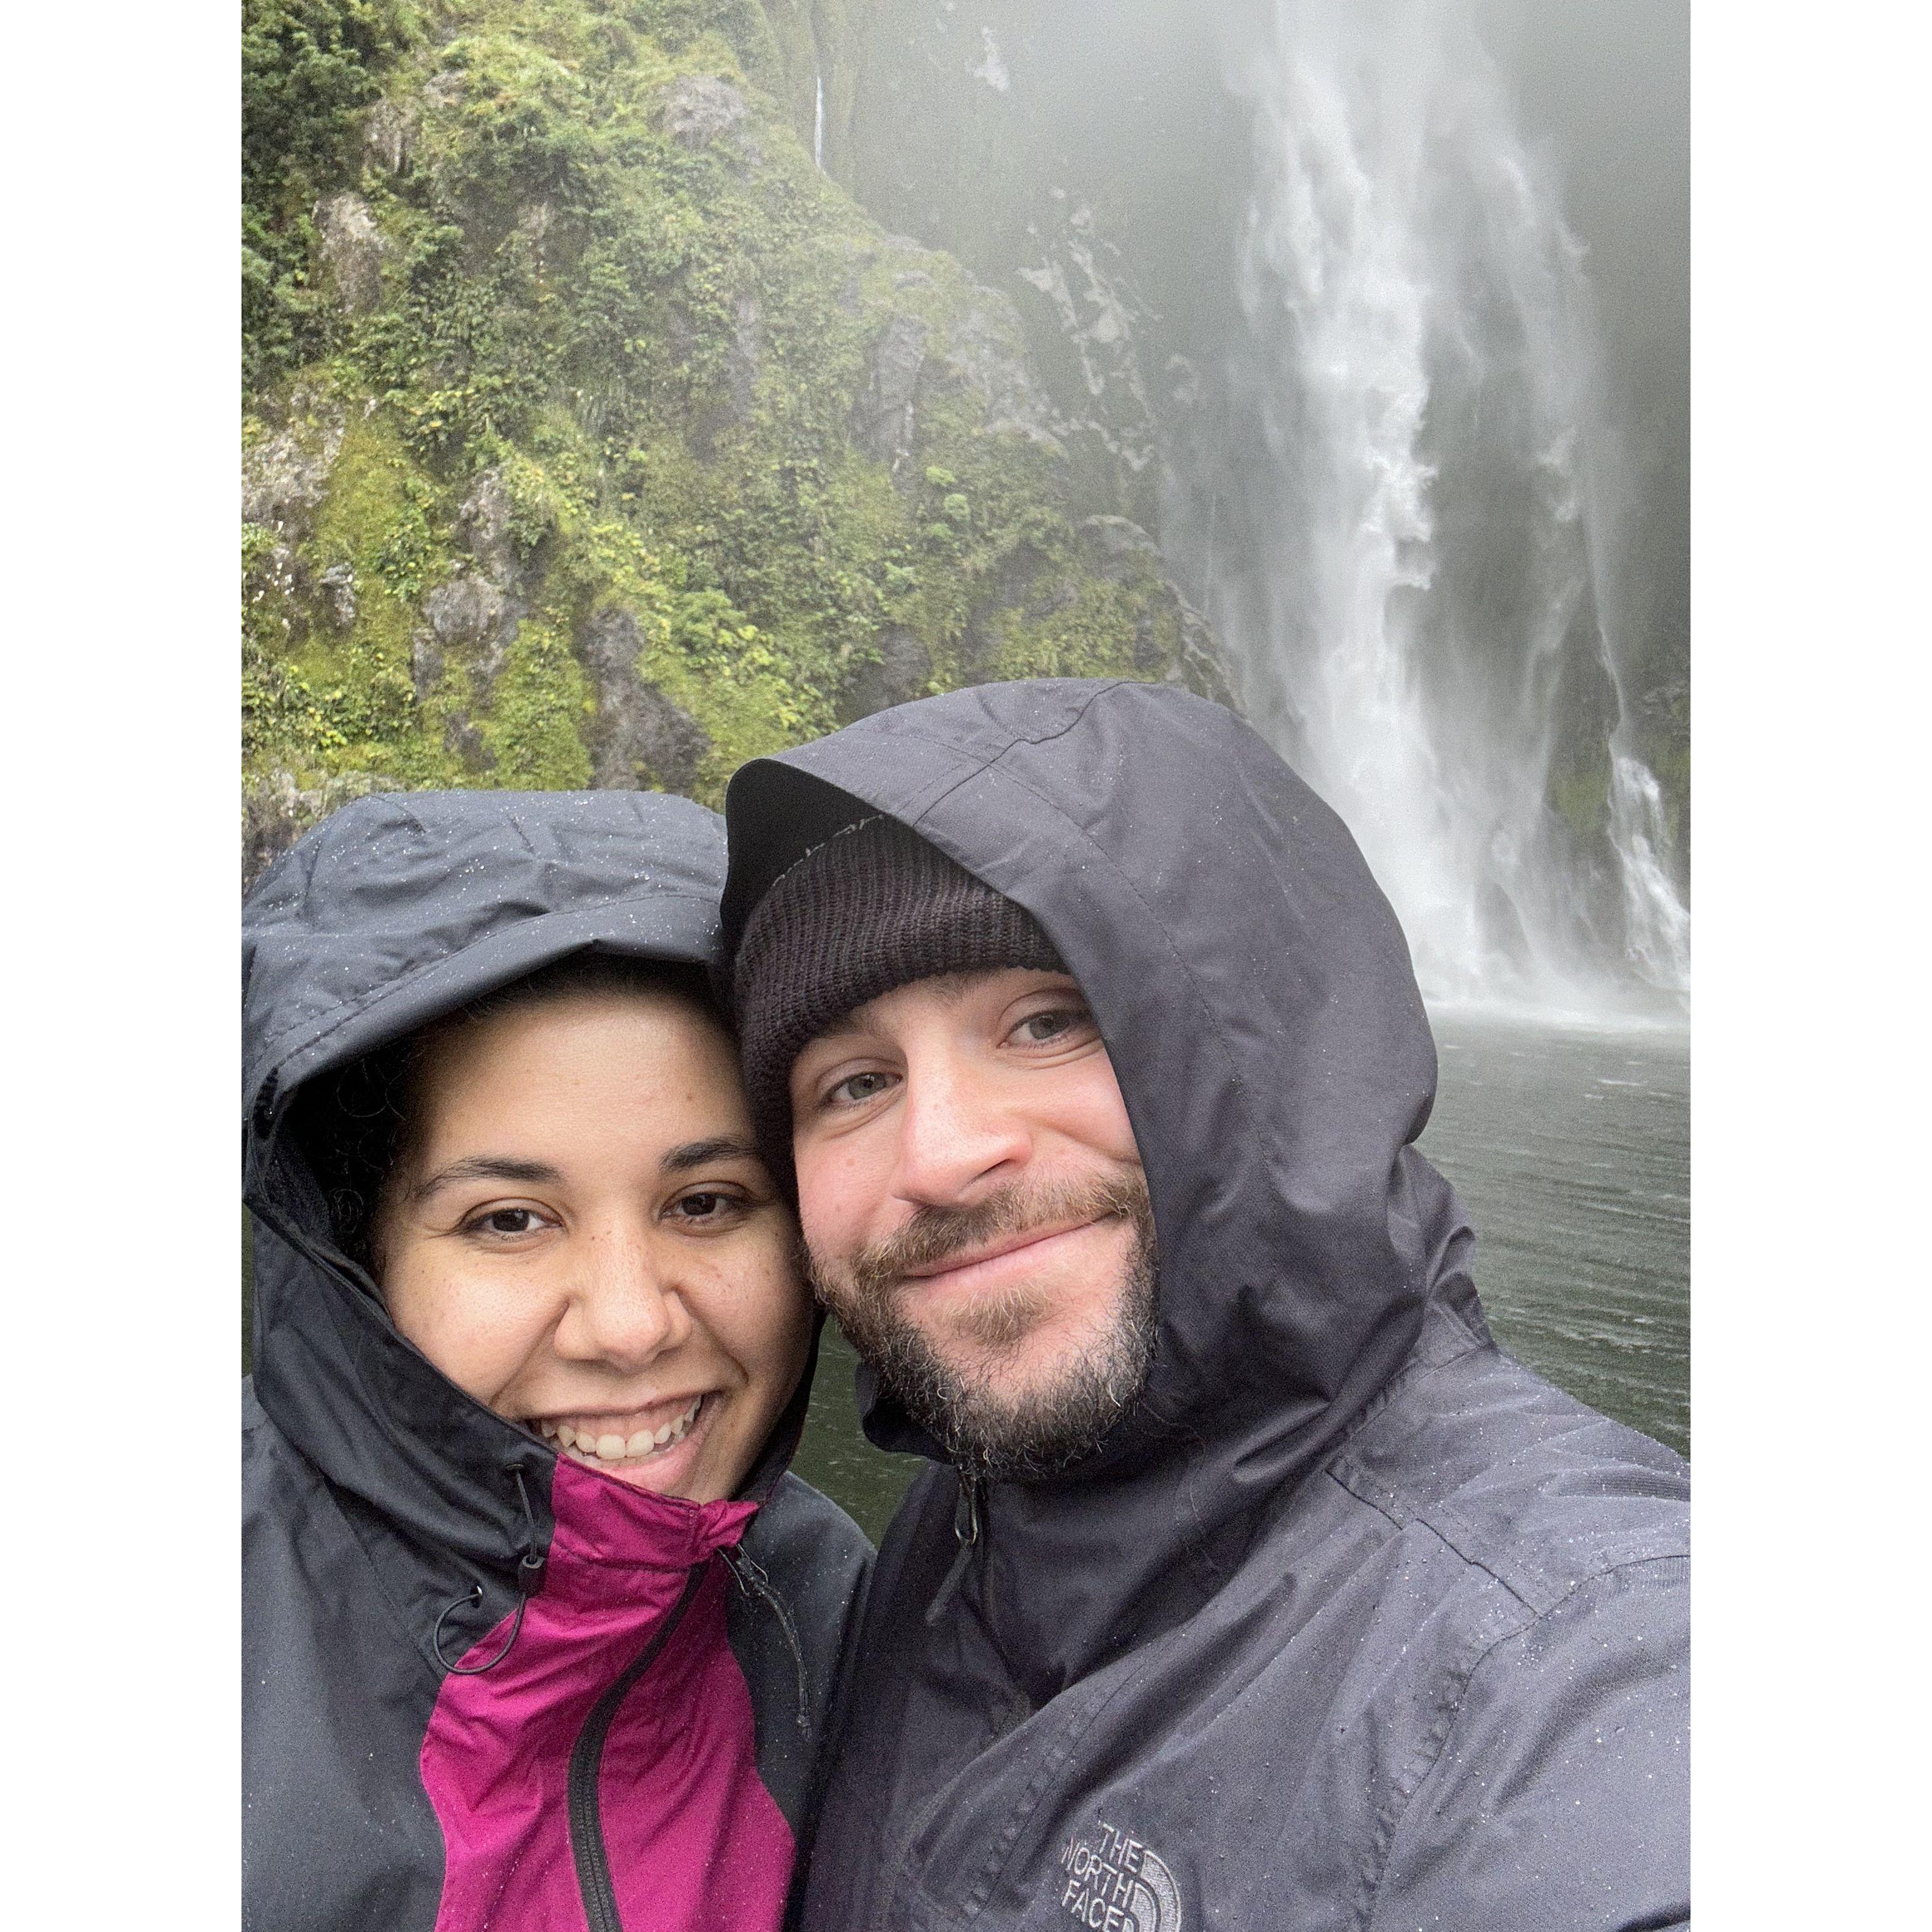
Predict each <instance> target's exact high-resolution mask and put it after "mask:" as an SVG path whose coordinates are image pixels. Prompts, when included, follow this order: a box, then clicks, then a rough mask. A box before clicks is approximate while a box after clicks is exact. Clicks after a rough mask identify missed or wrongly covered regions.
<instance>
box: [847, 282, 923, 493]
mask: <svg viewBox="0 0 1932 1932" xmlns="http://www.w3.org/2000/svg"><path fill="white" fill-rule="evenodd" d="M926 333H927V332H926V324H925V323H922V322H921V321H920V320H919V318H918V317H916V316H910V315H895V316H894V317H892V319H891V320H889V322H887V323H886V326H885V327H884V329H883V330H881V331H880V335H879V339H878V341H877V344H875V345H874V347H873V350H872V356H871V362H870V364H869V365H868V367H867V368H866V371H865V386H864V387H863V388H862V389H860V391H859V396H858V400H857V401H856V402H855V403H854V404H853V405H852V440H853V443H855V444H856V446H858V448H859V449H862V450H863V451H864V452H865V454H866V455H868V456H869V457H871V458H873V459H874V460H875V461H877V462H880V463H883V464H885V466H886V468H887V469H889V470H890V471H891V472H892V481H894V482H895V483H897V482H899V481H901V479H902V478H904V477H906V476H907V475H909V473H910V463H911V461H912V450H913V440H914V437H916V434H917V430H918V422H917V417H916V411H915V409H914V402H915V399H916V397H917V395H918V393H919V371H921V370H922V368H925V366H926Z"/></svg>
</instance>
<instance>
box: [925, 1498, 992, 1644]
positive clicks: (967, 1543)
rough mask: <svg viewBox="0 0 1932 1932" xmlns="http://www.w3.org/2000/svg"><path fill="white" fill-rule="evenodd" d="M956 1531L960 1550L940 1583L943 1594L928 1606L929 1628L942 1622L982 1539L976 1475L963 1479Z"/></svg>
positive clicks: (955, 1509)
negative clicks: (944, 1578)
mask: <svg viewBox="0 0 1932 1932" xmlns="http://www.w3.org/2000/svg"><path fill="white" fill-rule="evenodd" d="M953 1536H954V1538H955V1539H956V1541H958V1543H959V1555H958V1556H956V1557H954V1558H953V1568H951V1569H950V1570H949V1571H947V1573H946V1580H945V1581H944V1583H941V1585H940V1586H939V1594H938V1595H937V1596H935V1598H933V1600H932V1602H931V1603H930V1604H929V1605H927V1607H926V1628H927V1629H928V1630H930V1629H932V1627H933V1625H935V1624H936V1623H938V1621H939V1619H940V1617H941V1614H942V1613H944V1610H945V1608H946V1607H947V1604H950V1602H952V1601H953V1592H954V1591H956V1590H957V1589H959V1583H960V1579H961V1578H962V1577H964V1576H965V1574H966V1565H967V1564H968V1562H971V1559H972V1556H973V1552H974V1550H975V1549H976V1548H977V1547H978V1545H979V1541H980V1484H979V1479H978V1478H977V1477H974V1476H966V1475H962V1477H961V1478H959V1500H958V1501H957V1502H955V1503H954V1505H953Z"/></svg>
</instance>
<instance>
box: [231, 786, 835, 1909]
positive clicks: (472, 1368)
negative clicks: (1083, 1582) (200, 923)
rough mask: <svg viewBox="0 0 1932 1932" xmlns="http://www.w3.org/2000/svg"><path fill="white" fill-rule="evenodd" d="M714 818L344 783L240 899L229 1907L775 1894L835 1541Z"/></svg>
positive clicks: (621, 799) (683, 808)
mask: <svg viewBox="0 0 1932 1932" xmlns="http://www.w3.org/2000/svg"><path fill="white" fill-rule="evenodd" d="M723 876H724V838H723V832H722V827H721V824H720V823H719V821H718V819H717V818H716V817H715V814H712V813H710V812H709V811H706V810H704V809H703V807H701V806H700V805H694V804H693V803H691V802H690V801H688V799H680V798H675V797H668V796H660V795H657V794H652V793H641V794H640V793H616V792H610V793H587V794H586V793H574V794H573V793H523V794H517V793H486V792H478V793H416V794H411V795H407V796H377V797H371V798H368V799H362V800H360V801H359V802H357V803H356V804H353V805H350V806H348V807H347V808H344V810H342V811H339V812H338V813H337V814H335V816H334V817H332V818H331V819H330V820H328V821H327V822H326V823H324V824H323V825H322V826H319V827H317V829H315V830H314V832H311V833H310V834H309V835H308V836H307V837H306V838H304V839H303V840H302V841H301V843H300V844H298V845H297V846H296V847H295V849H294V850H293V851H291V852H290V853H288V854H287V856H285V857H284V858H283V859H281V860H280V861H279V862H278V863H277V864H276V865H275V866H274V867H273V868H272V869H271V870H270V871H269V873H268V874H266V877H264V878H263V880H262V881H261V882H260V884H259V885H258V886H257V888H256V889H255V890H254V892H253V893H252V894H251V896H250V898H249V900H248V903H247V904H246V906H245V909H244V919H243V932H244V942H245V950H244V986H245V992H244V1020H245V1039H246V1046H245V1066H244V1095H245V1143H244V1145H245V1190H246V1198H247V1199H248V1205H249V1206H250V1208H251V1210H252V1211H253V1212H254V1225H255V1228H256V1243H255V1276H254V1280H255V1327H254V1388H253V1391H252V1394H251V1395H250V1396H249V1397H248V1400H247V1402H246V1415H245V1437H244V1442H245V1448H244V1480H245V1524H246V1529H245V1570H244V1587H245V1606H244V1652H245V1730H244V1760H245V1762H244V1788H245V1799H246V1806H247V1811H246V1823H245V1834H244V1841H245V1842H244V1852H245V1880H244V1890H245V1922H246V1923H247V1924H248V1925H249V1926H251V1927H257V1928H260V1932H303V1928H310V1927H315V1928H320V1927H332V1928H333V1927H340V1928H347V1927H356V1928H358V1932H369V1929H370V1928H378V1927H381V1928H386V1927H422V1928H423V1932H431V1928H435V1932H472V1928H481V1927H489V1926H496V1927H505V1928H514V1932H526V1928H547V1927H570V1928H572V1932H582V1928H583V1927H584V1926H585V1925H586V1924H588V1925H589V1927H591V1928H592V1932H610V1928H615V1927H619V1926H621V1927H625V1928H627V1932H641V1928H646V1927H649V1928H653V1932H655V1928H685V1927H700V1926H701V1927H721V1928H722V1927H730V1928H733V1932H738V1928H744V1932H756V1929H757V1928H760V1927H775V1926H776V1925H777V1924H778V1922H779V1921H780V1919H781V1916H782V1915H783V1912H784V1905H785V1901H786V1897H787V1888H788V1885H789V1883H790V1876H791V1872H792V1867H793V1861H794V1856H795V1853H796V1849H797V1848H798V1847H799V1846H800V1845H801V1844H802V1843H804V1842H805V1839H806V1838H807V1835H808V1825H809V1819H810V1812H811V1799H812V1796H813V1791H814V1768H815V1760H816V1757H817V1749H818V1744H819V1739H820V1735H821V1733H822V1732H823V1727H824V1725H825V1723H826V1717H827V1714H828V1712H829V1707H830V1704H831V1701H832V1691H833V1688H834V1683H833V1680H834V1677H835V1666H836V1661H837V1658H838V1653H839V1648H840V1645H841V1640H842V1638H843V1635H844V1631H845V1628H846V1626H847V1623H848V1622H849V1621H850V1619H851V1617H852V1615H853V1610H854V1607H855V1604H856V1598H857V1596H858V1594H859V1590H860V1589H861V1586H862V1583H863V1580H864V1577H865V1570H866V1566H867V1564H868V1561H869V1551H868V1547H867V1545H866V1544H865V1541H864V1539H863V1538H862V1536H861V1535H859V1532H858V1531H857V1529H856V1528H855V1527H854V1526H853V1524H852V1523H850V1520H848V1519H847V1517H845V1516H844V1514H843V1513H842V1512H841V1511H839V1510H838V1509H837V1508H835V1507H834V1506H833V1505H832V1504H830V1503H829V1502H826V1500H825V1499H823V1497H821V1496H818V1495H817V1494H816V1493H815V1492H814V1491H812V1490H809V1489H808V1488H807V1487H805V1485H804V1484H802V1483H800V1482H799V1481H797V1479H796V1478H794V1477H792V1476H790V1475H787V1474H786V1472H785V1465H786V1463H787V1460H789V1458H790V1454H791V1452H792V1451H793V1448H794V1447H795V1446H796V1442H797V1440H798V1437H799V1430H800V1429H801V1427H802V1423H803V1420H804V1414H805V1400H806V1395H807V1392H808V1388H809V1384H810V1371H811V1358H812V1355H813V1354H814V1349H815V1338H816V1332H817V1331H816V1326H815V1324H814V1321H813V1319H812V1317H811V1313H810V1311H809V1307H808V1302H807V1300H806V1298H805V1294H804V1291H803V1289H802V1287H801V1286H800V1285H799V1281H798V1279H797V1277H796V1271H795V1268H794V1265H793V1254H794V1252H795V1243H796V1235H795V1232H794V1229H793V1225H792V1223H791V1221H790V1217H789V1215H788V1214H787V1211H786V1210H785V1208H784V1206H783V1205H781V1203H780V1202H779V1201H778V1199H777V1197H776V1196H775V1192H774V1190H773V1189H772V1185H771V1183H770V1181H769V1178H768V1177H767V1176H766V1174H765V1172H764V1171H763V1168H762V1167H761V1166H760V1164H759V1162H758V1160H757V1155H756V1154H755V1152H754V1150H753V1148H752V1144H751V1128H750V1121H749V1118H748V1114H747V1112H746V1109H745V1100H744V1097H743V1094H742V1091H741V1090H740V1088H739V1081H738V1075H737V1070H736V1058H735V1055H734V1053H733V1049H732V1046H731V1043H730V1040H729V1038H728V1037H727V1035H726V1034H725V1033H724V1031H723V1029H722V1028H721V1026H720V1025H719V1024H718V1021H717V1019H715V1016H714V1015H713V1013H712V1010H711V1008H710V1007H709V1004H708V1001H707V998H706V992H705V986H706V980H705V969H706V965H707V963H708V962H709V956H710V952H711V948H712V943H713V941H714V938H715V933H716V929H717V903H718V890H719V886H720V884H721V880H722V878H723Z"/></svg>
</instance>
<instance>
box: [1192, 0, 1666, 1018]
mask: <svg viewBox="0 0 1932 1932" xmlns="http://www.w3.org/2000/svg"><path fill="white" fill-rule="evenodd" d="M1232 83H1233V85H1234V87H1235V91H1236V92H1237V93H1238V95H1240V96H1241V97H1242V98H1244V99H1245V100H1246V101H1247V102H1248V103H1249V104H1250V107H1251V108H1252V110H1253V125H1254V130H1255V133H1254V139H1255V166H1256V172H1255V178H1254V186H1253V199H1252V202H1251V205H1250V211H1249V217H1248V221H1247V232H1246V234H1245V236H1244V241H1243V245H1242V260H1241V299H1242V305H1243V310H1244V317H1245V320H1246V323H1247V338H1246V341H1245V343H1244V345H1243V346H1242V347H1241V350H1240V351H1239V352H1238V354H1237V356H1235V359H1234V366H1233V367H1232V370H1231V371H1230V372H1229V376H1228V379H1227V382H1226V388H1225V390H1224V392H1223V396H1224V402H1225V406H1226V423H1227V431H1226V434H1224V435H1223V436H1221V437H1219V438H1217V439H1214V440H1212V447H1211V450H1210V452H1209V453H1208V455H1207V456H1206V457H1205V459H1202V460H1197V464H1196V475H1194V477H1193V493H1194V495H1195V496H1196V499H1197V504H1198V502H1199V501H1200V500H1203V499H1205V503H1206V505H1207V508H1206V511H1205V517H1202V516H1201V515H1200V514H1198V511H1197V514H1196V519H1195V522H1196V528H1197V529H1199V528H1200V527H1202V526H1203V525H1204V524H1205V527H1206V529H1207V530H1208V537H1207V542H1206V548H1207V550H1208V553H1209V554H1208V561H1207V564H1206V567H1205V572H1203V573H1201V574H1205V576H1206V577H1208V579H1209V580H1208V582H1207V583H1206V588H1205V594H1206V595H1207V596H1208V598H1209V600H1210V603H1211V611H1210V614H1211V616H1213V617H1214V619H1215V621H1216V622H1217V626H1218V628H1220V631H1221V634H1222V635H1223V637H1224V638H1225V639H1226V641H1227V643H1228V644H1229V648H1230V650H1231V652H1232V653H1233V655H1234V657H1235V661H1236V666H1237V670H1238V676H1239V677H1240V679H1241V682H1242V685H1243V687H1244V688H1243V690H1242V693H1241V695H1242V697H1243V699H1244V703H1246V704H1247V707H1248V709H1249V711H1250V715H1252V716H1253V717H1254V718H1255V719H1256V721H1257V723H1258V724H1260V725H1261V727H1262V729H1263V730H1266V731H1268V733H1270V734H1271V736H1273V737H1274V739H1275V742H1277V744H1279V745H1280V746H1281V748H1283V751H1285V752H1286V753H1287V754H1289V756H1290V757H1292V758H1293V759H1294V760H1295V761H1296V762H1297V763H1298V764H1299V765H1300V766H1301V768H1302V769H1304V772H1306V774H1307V776H1308V777H1309V778H1310V780H1311V781H1312V782H1313V783H1314V784H1316V786H1317V787H1318V788H1319V790H1322V793H1324V795H1325V796H1326V797H1328V799H1330V801H1331V802H1332V803H1333V804H1334V805H1335V806H1336V807H1337V809H1338V810H1339V811H1341V813H1342V814H1343V817H1345V818H1346V819H1347V820H1348V821H1349V825H1350V826H1351V827H1352V829H1354V831H1355V833H1356V835H1357V837H1358V839H1359V841H1361V844H1362V846H1363V848H1364V851H1365V852H1366V853H1367V856H1368V857H1369V859H1370V863H1371V864H1372V865H1373V866H1374V868H1375V869H1376V874H1377V876H1378V877H1379V879H1380V880H1382V883H1383V885H1384V886H1385V889H1387V890H1388V893H1389V895H1390V897H1391V899H1392V900H1393V901H1394V904H1395V906H1396V907H1397V911H1398V912H1399V913H1400V915H1401V916H1402V919H1403V924H1404V926H1405V929H1406V931H1407V932H1408V933H1409V939H1410V942H1411V944H1412V947H1413V949H1414V950H1415V956H1416V962H1417V967H1418V973H1419V974H1420V976H1421V978H1422V980H1423V983H1424V990H1425V992H1427V993H1429V994H1430V995H1431V997H1432V998H1436V999H1474V1000H1481V1001H1492V1000H1499V1001H1508V1002H1511V1003H1517V1004H1531V1005H1535V1006H1542V1007H1568V1008H1571V1009H1573V1010H1574V1009H1576V1008H1578V1007H1602V1006H1603V1005H1604V1004H1606V1003H1614V1002H1615V1001H1616V999H1617V998H1619V994H1620V991H1622V990H1627V989H1630V988H1631V987H1633V986H1640V987H1642V988H1644V989H1649V992H1651V993H1652V995H1663V996H1664V998H1666V999H1667V1001H1676V1000H1678V999H1680V998H1682V995H1683V994H1684V992H1685V989H1686V988H1687V986H1688V970H1689V938H1688V935H1689V916H1688V913H1687V912H1686V910H1685V907H1684V905H1683V903H1682V900H1681V898H1679V894H1678V892H1677V889H1676V886H1675V885H1674V884H1673V880H1672V876H1671V871H1670V863H1669V859H1670V852H1669V847H1668V844H1667V838H1666V835H1665V830H1666V827H1665V814H1664V810H1663V805H1662V799H1661V793H1660V790H1659V787H1658V783H1657V781H1656V779H1655V777H1654V776H1653V775H1652V773H1651V772H1649V770H1648V769H1646V768H1645V767H1644V766H1643V763H1641V761H1640V760H1639V759H1638V757H1637V754H1636V753H1635V751H1634V749H1633V748H1632V747H1631V743H1630V742H1629V739H1630V735H1631V734H1630V733H1629V731H1628V728H1627V725H1626V721H1625V711H1626V706H1625V703H1624V698H1623V693H1622V688H1621V685H1620V681H1619V667H1618V661H1617V653H1616V640H1615V638H1614V637H1612V636H1610V635H1609V634H1607V633H1608V631H1609V629H1610V617H1611V615H1612V612H1611V610H1610V606H1611V605H1612V604H1613V601H1614V600H1613V598H1611V597H1610V595H1609V594H1608V592H1607V590H1606V589H1604V587H1603V586H1604V580H1605V577H1606V551H1607V549H1608V548H1609V547H1610V546H1611V545H1612V544H1613V542H1614V538H1615V530H1614V527H1613V504H1612V499H1613V496H1614V494H1615V492H1614V490H1613V488H1612V487H1610V480H1611V479H1609V478H1607V466H1609V465H1610V464H1611V463H1613V461H1614V455H1615V452H1614V449H1613V446H1612V444H1611V443H1610V440H1609V439H1608V438H1607V437H1606V436H1605V435H1604V434H1603V433H1602V432H1603V431H1604V428H1605V427H1606V426H1605V425H1604V423H1603V421H1602V411H1601V402H1600V385H1599V383H1598V378H1597V373H1596V371H1597V366H1598V365H1597V355H1596V350H1595V338H1594V334H1593V329H1592V320H1591V309H1590V305H1589V291H1588V288H1587V285H1586V282H1585V280H1584V276H1583V257H1582V251H1581V249H1580V247H1579V245H1577V242H1576V241H1575V240H1574V238H1573V237H1572V236H1571V234H1570V233H1569V232H1568V229H1566V227H1565V224H1564V223H1563V220H1562V215H1561V213H1560V211H1559V205H1558V201H1557V198H1556V193H1555V192H1554V190H1553V187H1552V185H1551V184H1550V183H1549V182H1547V181H1545V180H1544V178H1542V176H1541V173H1540V172H1539V170H1538V167H1537V166H1535V163H1534V162H1533V161H1532V158H1531V157H1530V156H1529V154H1528V153H1527V152H1526V150H1525V148H1524V146H1523V142H1521V140H1520V139H1519V138H1518V136H1517V134H1516V133H1515V131H1514V128H1513V126H1512V124H1511V112H1510V107H1509V103H1508V98H1507V94H1506V91H1505V88H1504V86H1503V85H1502V82H1501V80H1500V79H1499V76H1498V74H1497V72H1496V68H1495V67H1494V65H1493V63H1492V62H1491V61H1490V58H1489V56H1488V55H1487V53H1486V52H1485V51H1484V48H1483V46H1481V43H1480V41H1479V40H1478V37H1477V35H1476V34H1475V30H1474V28H1473V25H1472V23H1471V21H1470V20H1469V17H1468V15H1467V13H1466V11H1465V10H1463V7H1460V5H1456V4H1454V0H1277V5H1276V6H1275V8H1274V15H1273V19H1272V21H1271V30H1270V31H1269V32H1268V34H1267V36H1266V37H1265V39H1264V40H1262V41H1260V42H1259V43H1258V44H1257V45H1256V46H1254V47H1253V48H1252V49H1250V53H1249V56H1248V58H1246V59H1245V61H1244V62H1243V63H1242V64H1241V66H1240V68H1239V69H1238V71H1237V72H1236V73H1235V74H1234V75H1233V76H1232ZM1204 471H1205V473H1202V472H1204ZM1217 523H1219V524H1220V526H1221V528H1222V529H1223V530H1225V531H1226V532H1227V535H1226V536H1224V537H1223V538H1221V539H1220V541H1219V542H1218V543H1217V538H1216V536H1215V535H1214V531H1215V527H1216V525H1217ZM1230 526H1232V528H1231V527H1230ZM1217 551H1218V553H1220V554H1219V558H1218V560H1217V555H1216V553H1217Z"/></svg>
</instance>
